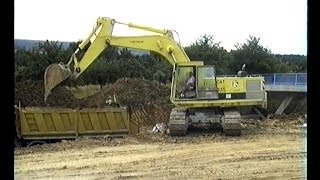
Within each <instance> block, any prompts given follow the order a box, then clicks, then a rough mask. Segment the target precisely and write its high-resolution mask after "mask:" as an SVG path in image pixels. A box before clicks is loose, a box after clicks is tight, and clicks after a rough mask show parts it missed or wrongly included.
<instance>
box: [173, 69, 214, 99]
mask: <svg viewBox="0 0 320 180" xmlns="http://www.w3.org/2000/svg"><path fill="white" fill-rule="evenodd" d="M190 73H192V74H193V76H194V78H195V82H194V86H192V88H188V85H187V84H186V83H187V80H188V78H190V76H189V74H190ZM215 74H216V73H215V67H214V66H202V65H199V66H197V65H193V66H190V65H189V66H187V65H185V66H184V65H183V66H178V67H177V68H176V71H175V78H174V80H175V81H174V84H175V86H174V87H176V91H175V92H176V94H175V99H176V100H200V99H203V100H204V99H218V89H217V84H216V75H215Z"/></svg>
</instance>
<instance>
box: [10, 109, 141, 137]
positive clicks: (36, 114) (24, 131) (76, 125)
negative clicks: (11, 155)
mask: <svg viewBox="0 0 320 180" xmlns="http://www.w3.org/2000/svg"><path fill="white" fill-rule="evenodd" d="M16 126H17V134H18V137H19V138H23V139H26V140H27V139H30V140H31V139H66V138H77V137H79V136H101V135H102V136H103V135H115V134H117V135H127V134H135V133H138V132H139V126H138V124H137V123H135V122H133V121H130V116H129V113H128V110H127V108H126V107H119V108H118V107H116V108H113V107H106V108H84V109H66V108H49V107H27V108H19V109H18V116H17V119H16Z"/></svg>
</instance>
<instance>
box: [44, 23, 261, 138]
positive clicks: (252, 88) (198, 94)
mask: <svg viewBox="0 0 320 180" xmlns="http://www.w3.org/2000/svg"><path fill="white" fill-rule="evenodd" d="M115 24H122V25H125V26H128V27H129V28H135V29H140V30H143V31H147V32H149V33H150V32H151V33H153V35H142V36H114V35H113V34H112V33H113V29H114V26H115ZM174 32H175V31H174V30H162V29H156V28H152V27H146V26H140V25H136V24H132V23H122V22H117V21H116V20H115V19H111V18H108V17H99V18H98V19H97V22H96V24H95V26H94V28H93V31H92V32H91V33H90V35H89V36H88V37H87V38H86V39H84V40H83V41H82V43H81V44H79V46H78V48H77V49H76V51H75V52H74V53H73V54H72V56H71V58H70V60H69V62H68V63H67V64H64V63H62V62H60V63H55V64H51V65H49V66H48V67H47V69H46V71H45V74H44V84H45V95H44V100H45V101H46V99H47V97H48V96H49V94H50V92H51V91H52V89H54V88H55V87H56V86H57V85H58V84H60V83H61V82H63V81H65V80H67V79H68V78H77V77H79V76H80V75H81V73H83V72H84V71H85V70H86V69H87V68H88V67H89V66H90V64H92V62H93V61H95V60H96V59H97V57H98V56H99V55H100V54H101V53H102V51H103V50H105V49H106V48H108V47H111V46H113V47H124V48H131V49H138V50H147V51H150V52H152V53H156V54H158V55H160V56H162V57H163V59H165V60H167V61H168V62H169V63H170V64H171V65H172V67H173V68H172V82H171V94H170V101H171V102H172V103H173V104H174V105H175V108H173V109H172V111H171V113H170V118H169V123H168V126H169V132H170V135H185V134H186V133H187V130H188V129H189V128H190V127H194V126H196V127H197V126H214V125H217V124H218V125H219V126H220V127H222V130H223V132H224V134H225V135H232V136H239V135H241V123H240V121H241V109H242V108H247V109H248V107H249V108H252V107H258V108H266V107H267V93H266V91H265V85H264V78H263V77H261V76H255V77H251V76H248V75H246V76H237V75H235V76H216V69H215V66H214V65H204V63H203V61H190V59H189V57H188V56H187V54H186V53H185V51H184V49H183V47H182V46H181V45H180V43H179V42H178V41H176V40H175V39H174V36H173V35H174ZM175 33H176V32H175ZM189 74H192V76H193V83H194V84H193V86H192V88H185V82H186V78H188V75H189ZM189 87H190V86H189Z"/></svg>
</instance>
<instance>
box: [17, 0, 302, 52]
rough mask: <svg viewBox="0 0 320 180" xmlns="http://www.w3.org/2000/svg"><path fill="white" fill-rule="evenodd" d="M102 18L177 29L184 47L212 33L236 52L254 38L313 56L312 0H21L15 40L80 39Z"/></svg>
mask: <svg viewBox="0 0 320 180" xmlns="http://www.w3.org/2000/svg"><path fill="white" fill-rule="evenodd" d="M99 16H101V17H102V16H105V17H110V18H113V19H116V21H120V22H125V23H129V22H131V23H135V24H140V25H144V26H151V27H155V28H159V29H173V30H176V31H177V32H178V33H179V36H180V42H181V44H182V46H188V45H190V44H191V43H193V42H195V41H196V40H197V39H198V38H199V37H200V36H202V35H204V34H210V35H213V36H214V37H215V39H216V41H217V42H221V46H222V47H224V48H225V49H227V50H230V49H235V47H234V45H235V44H236V43H245V42H246V39H248V38H249V35H253V36H255V37H258V38H261V40H260V42H261V45H263V46H264V47H266V48H268V49H270V50H271V51H272V53H279V54H301V55H306V54H307V0H196V1H194V0H189V1H187V0H185V1H183V0H161V1H154V0H90V1H88V0H15V12H14V21H15V22H14V26H15V27H14V28H15V29H14V37H15V39H33V40H46V39H48V40H58V41H78V40H81V39H84V38H86V37H87V35H88V34H89V33H90V32H91V30H92V28H93V25H94V24H95V21H96V18H97V17H99ZM129 32H131V31H127V30H125V29H124V28H123V27H122V26H116V27H115V29H114V34H115V35H125V34H126V33H129ZM130 35H135V34H130ZM137 35H138V34H137Z"/></svg>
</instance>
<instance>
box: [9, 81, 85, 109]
mask: <svg viewBox="0 0 320 180" xmlns="http://www.w3.org/2000/svg"><path fill="white" fill-rule="evenodd" d="M19 102H20V104H21V105H22V106H23V107H25V106H36V107H44V106H50V107H64V108H76V107H78V106H79V102H80V101H79V100H78V99H76V98H75V97H74V96H73V94H72V93H71V92H70V91H69V90H68V89H66V88H65V87H62V86H58V87H56V88H55V89H54V90H53V91H52V93H51V94H50V96H49V97H48V99H47V102H44V83H43V81H24V82H17V83H16V84H15V100H14V103H15V104H16V105H18V104H19Z"/></svg>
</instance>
